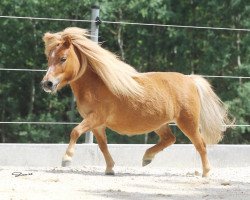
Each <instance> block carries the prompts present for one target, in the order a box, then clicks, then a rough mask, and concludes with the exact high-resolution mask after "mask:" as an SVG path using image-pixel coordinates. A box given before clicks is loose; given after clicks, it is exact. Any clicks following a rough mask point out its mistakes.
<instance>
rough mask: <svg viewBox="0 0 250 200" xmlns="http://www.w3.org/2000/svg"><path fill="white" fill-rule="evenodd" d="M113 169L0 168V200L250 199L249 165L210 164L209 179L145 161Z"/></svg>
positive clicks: (87, 167) (88, 167) (190, 172)
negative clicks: (107, 173) (140, 165)
mask: <svg viewBox="0 0 250 200" xmlns="http://www.w3.org/2000/svg"><path fill="white" fill-rule="evenodd" d="M115 172H116V175H115V176H105V175H104V168H103V167H93V166H84V167H79V168H75V167H74V168H61V167H59V168H31V167H0V200H36V199H41V200H44V199H48V200H57V199H58V200H64V199H65V200H67V199H69V200H80V199H84V200H107V199H114V200H163V199H173V200H176V199H185V200H189V199H190V200H191V199H192V200H194V199H195V200H197V199H205V200H208V199H211V200H212V199H213V200H214V199H227V200H229V199H232V200H235V199H237V200H241V199H248V200H249V199H250V167H245V168H225V169H213V171H212V172H211V175H210V177H209V178H202V177H201V175H200V174H199V172H195V170H194V169H166V168H150V166H148V167H145V168H132V167H115ZM13 173H14V174H13ZM20 173H22V175H23V176H21V174H20Z"/></svg>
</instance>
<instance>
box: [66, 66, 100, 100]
mask: <svg viewBox="0 0 250 200" xmlns="http://www.w3.org/2000/svg"><path fill="white" fill-rule="evenodd" d="M98 84H103V81H102V80H101V79H100V78H99V77H98V75H97V74H96V73H94V72H93V70H92V69H91V68H90V67H89V66H88V67H87V68H86V70H85V72H84V73H83V75H82V76H80V77H79V78H78V79H76V80H75V81H73V82H71V83H70V87H71V89H72V91H73V93H74V96H75V98H76V101H82V100H83V99H82V98H84V96H85V94H86V93H88V94H91V93H94V91H95V88H96V87H97V85H98Z"/></svg>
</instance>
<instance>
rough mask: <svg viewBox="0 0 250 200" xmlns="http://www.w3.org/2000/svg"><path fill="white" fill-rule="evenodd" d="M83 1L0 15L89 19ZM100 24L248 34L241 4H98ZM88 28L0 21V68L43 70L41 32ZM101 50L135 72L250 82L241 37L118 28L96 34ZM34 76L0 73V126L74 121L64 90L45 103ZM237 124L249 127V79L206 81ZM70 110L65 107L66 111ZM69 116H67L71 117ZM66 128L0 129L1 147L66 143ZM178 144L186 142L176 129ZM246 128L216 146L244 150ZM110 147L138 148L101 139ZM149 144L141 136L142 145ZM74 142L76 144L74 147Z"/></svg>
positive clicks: (3, 5)
mask: <svg viewBox="0 0 250 200" xmlns="http://www.w3.org/2000/svg"><path fill="white" fill-rule="evenodd" d="M92 3H93V2H92V1H91V0H85V1H79V0H74V1H70V2H68V3H65V2H63V1H59V0H47V1H41V0H29V1H17V0H11V1H9V0H2V1H1V2H0V15H8V16H12V15H13V16H34V17H48V18H64V19H90V8H91V5H92ZM99 4H100V7H101V9H100V12H101V13H100V16H101V19H102V20H107V21H127V22H141V23H159V24H177V25H194V26H211V27H229V28H230V27H231V28H235V27H236V28H250V21H249V18H250V16H249V15H250V7H249V6H248V5H247V2H246V1H243V0H237V1H215V0H211V1H198V0H186V1H179V2H176V1H174V0H141V1H137V0H119V1H116V0H109V1H108V0H102V1H99ZM68 26H79V27H83V28H90V24H89V23H83V22H68V21H48V20H27V19H26V20H24V19H8V18H0V36H1V37H0V58H1V59H0V68H28V69H46V64H47V61H46V58H45V56H44V53H43V51H44V45H43V42H42V36H43V34H44V32H47V31H52V32H57V31H61V30H62V29H64V28H66V27H68ZM99 35H100V38H99V41H100V42H101V43H102V46H103V47H105V48H107V49H109V50H111V51H112V52H115V53H116V54H118V55H120V57H121V59H123V60H124V61H125V62H127V63H129V64H131V65H132V66H134V67H135V68H136V69H137V70H138V71H141V72H146V71H178V72H181V73H184V74H190V73H196V74H203V75H233V76H248V77H249V76H250V46H249V45H248V44H249V43H250V34H249V32H240V31H225V30H208V29H190V28H173V27H156V26H139V25H124V24H107V23H103V24H101V26H100V33H99ZM42 76H43V73H41V72H14V71H0V121H66V122H69V121H75V122H80V121H81V119H80V117H79V115H78V114H77V112H76V109H74V108H75V105H74V104H73V103H74V102H73V101H72V99H73V98H72V93H71V91H70V89H69V88H65V89H63V90H62V91H61V92H59V93H58V94H57V95H48V94H46V93H44V92H43V91H42V90H41V88H40V81H41V79H42ZM209 81H210V82H211V83H212V85H213V86H214V88H215V90H216V93H217V94H218V95H219V96H220V97H221V99H222V100H223V101H225V102H226V104H227V106H228V107H229V110H230V112H231V113H232V115H233V116H234V117H235V118H236V123H237V124H250V116H249V113H250V102H249V96H250V85H249V84H250V81H249V79H240V80H239V79H227V78H225V79H222V78H209ZM72 105H73V106H72ZM72 108H73V109H72ZM72 128H73V125H67V126H66V125H55V126H50V125H13V124H0V134H1V137H0V141H1V142H56V143H58V142H65V141H66V142H67V141H68V135H69V133H70V130H71V129H72ZM173 129H174V131H175V132H176V134H177V139H178V141H177V142H178V143H187V142H189V141H188V139H187V138H185V136H184V135H183V134H181V133H180V132H179V131H178V130H177V129H176V128H174V127H173ZM249 132H250V128H249V127H237V128H235V129H233V130H229V131H227V133H226V137H225V138H224V140H223V141H222V143H249V141H250V140H249ZM108 139H109V142H110V143H143V142H144V137H143V136H136V137H133V138H128V137H126V136H119V135H117V134H114V133H113V132H112V131H111V130H109V131H108ZM156 140H157V137H156V136H155V135H154V134H150V135H149V140H148V142H150V143H151V142H155V141H156ZM80 142H81V141H80Z"/></svg>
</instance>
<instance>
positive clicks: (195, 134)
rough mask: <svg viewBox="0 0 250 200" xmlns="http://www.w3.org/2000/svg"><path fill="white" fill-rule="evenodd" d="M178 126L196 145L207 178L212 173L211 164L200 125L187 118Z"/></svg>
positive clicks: (181, 120)
mask: <svg viewBox="0 0 250 200" xmlns="http://www.w3.org/2000/svg"><path fill="white" fill-rule="evenodd" d="M177 125H178V127H179V128H180V129H181V131H182V132H183V133H185V135H186V136H187V137H188V138H189V139H190V141H191V142H192V143H193V144H194V146H195V148H196V150H197V151H198V152H199V154H200V157H201V162H202V168H203V173H202V176H203V177H207V176H208V175H209V171H210V164H209V161H208V158H207V150H206V144H205V142H204V141H203V139H202V137H201V134H200V131H199V127H198V123H197V122H195V121H194V120H190V118H185V119H184V117H183V118H182V119H179V120H177Z"/></svg>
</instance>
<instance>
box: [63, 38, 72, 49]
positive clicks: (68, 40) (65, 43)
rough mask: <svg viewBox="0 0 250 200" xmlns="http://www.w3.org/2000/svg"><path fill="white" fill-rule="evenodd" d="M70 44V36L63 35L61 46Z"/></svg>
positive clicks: (67, 46)
mask: <svg viewBox="0 0 250 200" xmlns="http://www.w3.org/2000/svg"><path fill="white" fill-rule="evenodd" d="M70 45H71V38H70V36H68V35H67V36H65V37H63V46H65V47H66V48H69V46H70Z"/></svg>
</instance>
